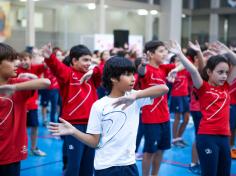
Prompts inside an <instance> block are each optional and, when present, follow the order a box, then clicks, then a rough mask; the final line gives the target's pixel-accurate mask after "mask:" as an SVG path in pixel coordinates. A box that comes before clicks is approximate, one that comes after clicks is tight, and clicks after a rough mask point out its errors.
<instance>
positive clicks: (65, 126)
mask: <svg viewBox="0 0 236 176" xmlns="http://www.w3.org/2000/svg"><path fill="white" fill-rule="evenodd" d="M59 120H60V122H61V123H53V122H50V123H49V126H48V130H49V131H50V132H51V133H52V135H54V136H63V135H72V136H73V137H75V138H76V139H78V140H80V141H81V142H83V143H84V144H86V145H88V146H90V147H93V148H96V147H97V146H98V143H99V139H100V134H88V133H83V132H81V131H79V130H77V129H76V128H75V127H74V126H73V125H71V124H70V123H69V122H67V121H66V120H64V119H62V118H59Z"/></svg>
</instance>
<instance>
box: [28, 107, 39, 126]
mask: <svg viewBox="0 0 236 176" xmlns="http://www.w3.org/2000/svg"><path fill="white" fill-rule="evenodd" d="M27 126H28V127H38V126H39V118H38V110H37V109H34V110H29V111H28V112H27Z"/></svg>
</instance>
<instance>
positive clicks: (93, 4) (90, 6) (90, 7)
mask: <svg viewBox="0 0 236 176" xmlns="http://www.w3.org/2000/svg"><path fill="white" fill-rule="evenodd" d="M88 9H89V10H94V9H96V4H95V3H89V4H88Z"/></svg>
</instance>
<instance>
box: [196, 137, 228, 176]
mask: <svg viewBox="0 0 236 176" xmlns="http://www.w3.org/2000/svg"><path fill="white" fill-rule="evenodd" d="M197 152H198V156H199V160H200V163H201V171H202V176H211V175H214V176H230V167H231V155H230V145H229V136H223V135H206V134H198V135H197Z"/></svg>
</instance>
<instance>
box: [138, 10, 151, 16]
mask: <svg viewBox="0 0 236 176" xmlns="http://www.w3.org/2000/svg"><path fill="white" fill-rule="evenodd" d="M137 13H138V15H147V14H148V11H147V10H146V9H139V10H138V11H137Z"/></svg>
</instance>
